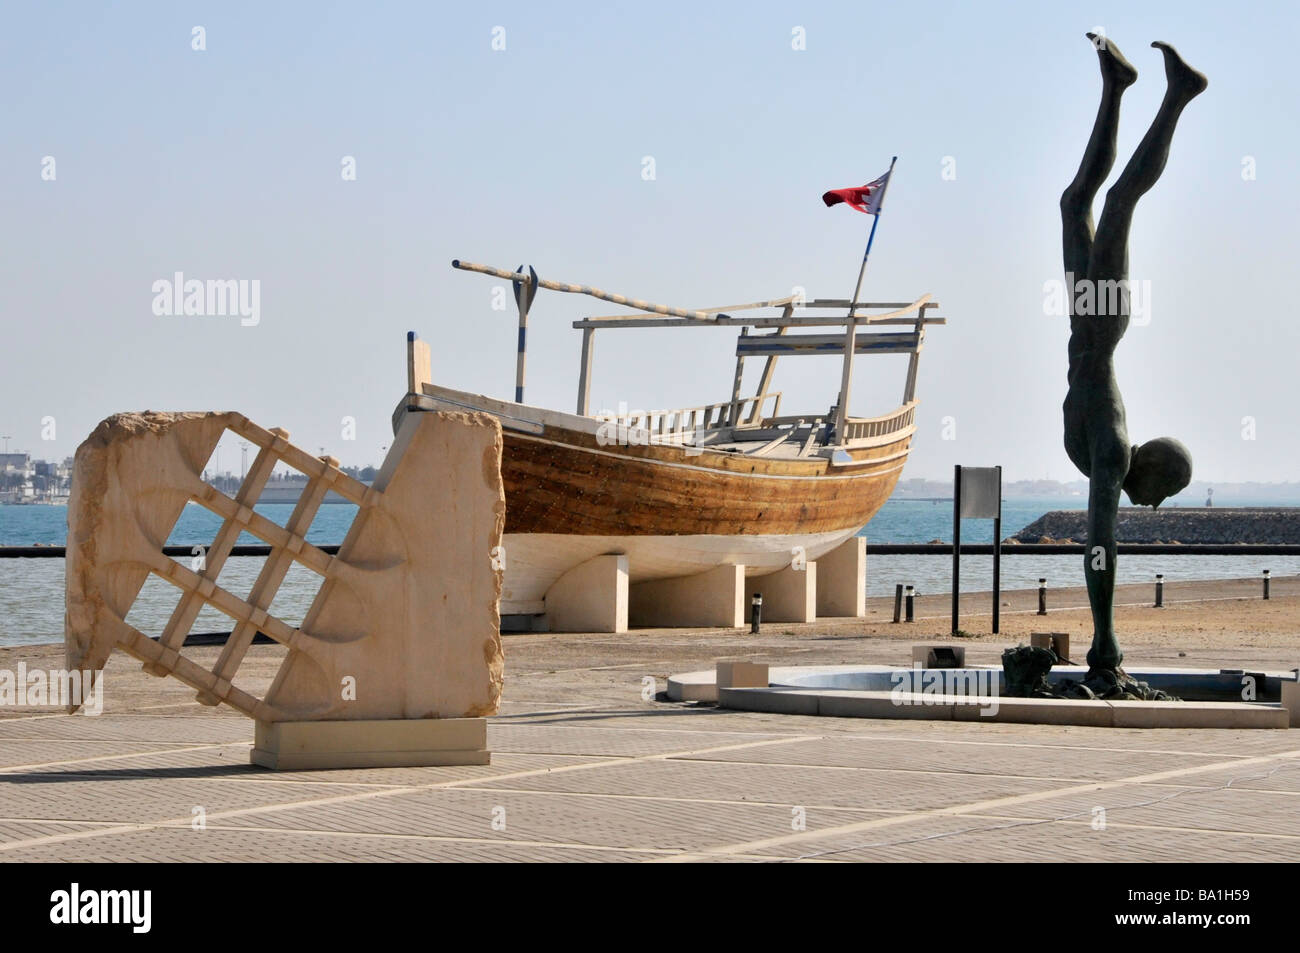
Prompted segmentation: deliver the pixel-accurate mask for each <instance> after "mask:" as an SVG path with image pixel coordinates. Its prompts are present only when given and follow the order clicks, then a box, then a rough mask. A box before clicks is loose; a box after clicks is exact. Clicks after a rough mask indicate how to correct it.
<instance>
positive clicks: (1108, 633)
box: [1083, 454, 1127, 672]
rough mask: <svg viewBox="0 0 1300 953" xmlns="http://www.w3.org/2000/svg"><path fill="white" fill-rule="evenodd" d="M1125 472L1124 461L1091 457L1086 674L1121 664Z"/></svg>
mask: <svg viewBox="0 0 1300 953" xmlns="http://www.w3.org/2000/svg"><path fill="white" fill-rule="evenodd" d="M1112 455H1113V454H1109V455H1108V454H1103V455H1102V456H1103V457H1107V456H1112ZM1126 469H1127V461H1124V463H1123V464H1122V468H1121V464H1120V463H1119V461H1118V460H1111V459H1102V460H1097V459H1095V458H1094V460H1093V472H1092V477H1091V479H1090V480H1089V482H1088V550H1087V552H1086V553H1085V554H1084V563H1083V577H1084V579H1085V580H1086V581H1087V583H1088V602H1089V603H1090V604H1091V605H1092V648H1090V649H1089V650H1088V669H1089V672H1093V671H1096V670H1098V669H1118V668H1119V667H1120V663H1121V662H1122V661H1124V654H1123V653H1122V652H1121V651H1120V650H1119V639H1118V638H1116V636H1115V554H1116V544H1115V524H1116V522H1117V521H1118V519H1119V502H1120V500H1119V494H1120V488H1121V486H1122V485H1123V482H1124V471H1125V470H1126ZM1117 474H1118V479H1116V475H1117Z"/></svg>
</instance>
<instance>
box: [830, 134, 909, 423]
mask: <svg viewBox="0 0 1300 953" xmlns="http://www.w3.org/2000/svg"><path fill="white" fill-rule="evenodd" d="M897 161H898V156H894V157H893V158H892V159H890V160H889V171H888V172H886V173H885V184H884V185H883V186H882V187H881V192H880V202H879V203H878V204H877V206H876V213H875V215H873V216H872V220H871V234H870V235H869V236H868V237H867V250H866V252H864V253H863V255H862V267H861V268H859V269H858V284H857V287H855V288H854V289H853V299H852V300H851V301H850V303H849V316H848V318H847V320H846V321H845V323H844V372H843V374H842V375H841V377H840V403H839V407H838V408H837V409H836V411H835V440H836V442H838V443H843V442H844V437H845V425H846V424H847V423H848V419H849V388H850V386H851V385H852V383H853V352H854V351H856V350H857V347H856V344H855V342H856V340H857V333H858V322H857V320H856V319H855V318H854V315H855V314H856V313H857V310H858V296H859V295H860V294H862V279H863V278H864V277H866V274H867V259H868V258H870V257H871V243H872V242H874V241H875V240H876V226H877V225H879V224H880V212H881V211H882V210H883V208H884V204H885V193H887V192H888V191H889V181H890V179H892V178H893V173H894V163H895V162H897Z"/></svg>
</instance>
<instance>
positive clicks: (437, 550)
mask: <svg viewBox="0 0 1300 953" xmlns="http://www.w3.org/2000/svg"><path fill="white" fill-rule="evenodd" d="M227 431H231V432H233V433H234V434H236V435H237V436H238V437H239V438H241V439H243V440H246V441H248V442H249V443H251V444H253V445H255V446H256V447H257V448H258V453H257V457H256V459H255V460H254V461H253V463H252V465H251V467H250V468H249V470H248V473H247V476H246V477H245V478H244V481H243V483H242V485H241V486H240V488H239V490H238V492H237V493H236V494H235V495H234V496H233V497H230V496H227V495H225V494H224V493H221V492H220V491H218V490H217V489H216V488H214V487H212V486H211V485H209V484H207V483H205V482H203V479H202V476H201V474H202V471H203V467H204V465H205V463H206V462H207V461H208V459H209V457H210V456H211V454H212V452H213V450H214V449H215V448H216V446H217V443H218V441H219V440H220V438H221V437H222V435H223V434H224V433H226V432H227ZM500 460H501V428H500V426H499V425H498V423H497V421H496V419H495V418H493V417H491V416H488V415H484V414H463V413H434V414H425V415H420V416H418V417H412V418H410V420H408V421H407V422H406V423H405V424H404V425H403V426H402V428H401V429H400V431H399V432H398V434H397V439H396V440H395V441H394V442H393V445H392V447H391V449H390V450H389V452H388V456H387V459H386V460H385V461H384V464H383V467H382V469H381V470H380V473H379V475H378V476H377V477H376V479H375V481H374V483H373V484H372V485H370V486H366V485H365V484H363V483H360V482H358V481H356V480H353V479H352V478H351V477H349V476H348V475H347V474H345V473H343V472H342V471H340V470H339V468H338V461H337V460H334V459H332V458H329V457H313V456H311V455H309V454H308V453H306V452H305V451H303V450H301V449H300V448H298V447H295V446H294V445H293V444H291V443H289V441H288V433H287V432H286V431H284V430H278V429H277V430H266V429H263V428H262V427H259V426H258V425H256V424H254V423H253V422H252V421H250V420H248V418H246V417H244V416H243V415H241V414H237V413H152V412H146V413H142V414H118V415H116V416H113V417H109V418H108V419H107V420H105V421H103V422H102V423H101V424H100V425H99V426H98V427H97V428H96V429H95V431H94V432H93V433H92V434H91V436H90V437H89V438H88V439H87V440H86V441H85V442H84V443H82V444H81V446H80V447H79V448H78V449H77V453H76V458H75V479H74V481H73V492H72V500H71V503H70V505H69V508H68V548H67V597H66V598H67V621H66V631H65V640H66V645H67V661H68V668H69V669H70V670H73V671H89V672H95V673H99V672H100V671H101V670H102V668H103V666H104V663H105V661H106V660H107V659H108V656H109V654H110V653H111V652H112V651H113V650H114V649H120V650H121V651H124V652H126V653H127V654H129V655H132V656H134V657H135V658H137V659H139V660H140V661H141V662H143V663H144V669H145V671H147V672H149V673H151V674H153V675H159V676H162V675H170V676H172V677H173V678H177V679H179V680H180V681H182V682H184V683H185V684H187V685H189V686H191V687H192V688H194V689H195V690H196V691H197V693H198V700H199V701H200V702H202V703H203V704H206V705H217V704H220V703H225V704H227V705H230V706H231V707H232V708H235V709H237V710H238V711H240V712H243V713H244V714H245V715H247V716H249V717H250V718H252V719H254V720H255V722H256V729H255V732H254V734H255V744H254V748H253V751H252V756H251V758H252V761H253V763H255V764H259V765H263V766H265V767H270V768H278V769H306V768H340V767H369V766H379V765H386V766H410V765H449V764H486V763H488V762H489V760H490V755H489V753H488V751H487V728H486V722H485V720H484V716H487V715H491V714H495V713H496V711H497V709H498V705H499V702H500V698H501V687H502V680H503V664H504V663H503V657H502V651H501V640H500V631H499V616H498V613H497V605H498V599H499V597H500V592H501V576H500V572H499V570H498V569H497V568H496V563H495V559H496V554H497V549H498V547H499V546H500V540H501V530H502V526H503V525H504V518H505V496H504V492H503V489H502V483H501V470H500ZM278 463H283V464H286V465H288V466H289V467H292V468H293V469H296V470H298V471H299V472H300V473H302V474H304V475H305V476H306V477H307V478H308V485H307V488H306V490H305V491H304V492H303V494H302V496H301V498H300V500H299V501H298V504H297V505H296V506H295V507H294V510H293V513H292V515H291V516H290V517H289V519H288V521H287V523H286V524H285V525H284V526H283V527H282V526H279V525H277V524H276V523H274V522H272V521H271V520H269V519H267V518H266V517H264V516H262V515H260V514H258V513H256V512H254V510H253V508H252V507H253V504H254V503H255V502H256V501H257V499H258V496H259V494H260V492H261V489H262V487H263V485H264V484H265V483H266V481H267V479H268V477H269V476H270V474H271V472H272V470H273V469H274V467H275V466H276V465H277V464H278ZM330 490H332V491H334V492H336V493H338V494H340V495H342V496H343V497H345V498H346V499H348V500H349V501H350V502H352V503H355V504H356V505H357V507H358V512H357V516H356V518H355V519H354V521H353V523H352V526H351V528H350V529H349V531H348V533H347V536H346V537H345V539H344V541H343V543H342V545H341V546H340V548H339V551H338V554H337V555H335V556H329V555H327V554H326V553H324V552H322V551H321V550H320V549H318V548H317V547H315V546H313V545H312V544H311V543H309V542H307V541H306V539H305V536H306V533H307V529H308V527H309V526H310V525H311V522H312V518H313V517H314V515H315V513H316V510H317V507H318V506H320V504H321V502H322V500H323V499H324V496H325V494H326V492H328V491H330ZM434 495H437V496H438V498H439V499H440V500H441V501H442V503H441V505H438V506H430V505H429V500H430V499H431V498H432V497H433V496H434ZM191 502H195V503H198V504H199V505H201V506H203V507H205V508H206V509H208V510H210V511H211V512H213V513H215V514H216V515H217V516H219V517H221V519H222V523H221V528H220V529H219V530H218V531H217V535H216V538H215V539H214V540H213V542H212V543H211V545H210V546H208V547H206V549H205V554H204V556H203V557H202V559H201V561H200V563H199V564H198V565H190V564H189V563H190V561H189V559H188V558H187V559H185V560H184V561H181V560H178V559H175V558H172V557H170V556H167V555H165V554H164V553H163V545H164V543H165V542H166V540H167V538H168V536H169V535H170V533H171V531H172V529H173V527H174V526H175V524H176V521H177V519H178V518H179V517H180V515H181V512H182V511H183V510H184V508H185V506H186V505H187V504H188V503H191ZM244 532H247V533H251V534H252V535H254V536H256V537H258V538H259V539H261V540H263V541H264V542H266V543H268V544H269V545H270V548H271V552H270V555H269V557H268V558H267V560H266V562H265V564H264V565H263V567H262V570H261V573H260V574H259V575H258V577H257V580H256V581H255V582H254V584H253V586H252V589H251V591H250V592H249V593H248V594H247V595H243V596H241V595H238V594H236V593H234V592H231V591H229V590H228V589H227V588H225V587H224V586H223V585H222V579H221V570H222V568H223V566H224V565H225V563H226V561H227V557H228V556H229V555H230V552H231V548H232V547H233V546H234V544H235V541H236V540H237V539H238V538H239V536H240V534H241V533H244ZM291 563H297V564H298V565H300V566H304V567H306V568H307V569H310V570H312V571H313V572H315V573H317V574H319V576H320V577H321V585H320V588H319V590H318V591H317V593H316V596H315V598H314V600H313V601H312V603H311V607H310V609H309V610H308V611H307V613H306V616H305V617H304V619H303V621H302V623H301V624H300V625H298V626H293V625H290V624H288V623H286V622H285V621H284V620H282V619H280V618H279V617H277V616H276V615H275V614H274V612H273V611H272V607H273V601H274V599H275V595H276V592H277V591H278V589H279V587H280V584H281V583H282V581H283V580H284V577H285V574H286V572H287V571H288V569H289V566H290V564H291ZM151 574H152V575H153V576H156V577H158V578H160V579H162V580H164V581H165V582H167V583H169V584H171V585H172V586H174V587H175V588H176V590H177V602H176V605H175V608H174V610H173V612H172V614H171V618H170V619H169V620H168V622H167V624H166V626H165V628H164V629H163V630H162V632H161V633H158V637H157V638H156V639H154V638H150V637H149V634H147V633H145V632H142V631H140V630H139V629H138V628H136V627H135V626H133V625H131V624H130V623H129V622H128V621H127V617H128V614H129V613H130V610H131V607H132V605H133V604H134V602H135V600H136V598H137V597H138V596H139V594H140V591H141V589H142V587H143V585H144V583H145V581H146V579H147V578H148V577H149V576H150V575H151ZM204 606H210V607H213V608H215V609H217V610H220V611H221V612H223V613H225V614H226V615H228V616H229V617H230V618H231V620H232V621H233V625H234V629H233V632H232V633H231V635H230V638H229V639H228V640H227V642H226V644H225V647H224V649H223V650H222V651H221V653H220V656H219V657H218V659H217V661H216V663H215V664H214V665H212V666H211V667H204V666H203V665H201V664H199V663H198V662H197V661H195V660H194V659H192V658H190V657H189V656H188V655H187V654H186V649H185V645H184V641H185V636H186V635H187V634H188V632H189V630H190V627H191V626H192V625H193V623H194V621H195V618H196V617H197V615H198V613H199V610H200V609H201V608H202V607H204ZM259 631H260V632H264V633H266V634H267V635H269V636H270V637H271V638H273V639H274V640H276V641H277V642H279V643H281V644H282V645H285V646H287V647H288V650H289V651H288V654H287V655H286V656H285V658H284V660H283V662H282V663H281V665H280V668H279V671H278V673H277V674H276V677H275V679H274V681H273V682H272V684H271V686H270V689H269V690H268V691H267V692H266V693H265V697H258V695H257V694H255V693H254V692H252V691H250V690H248V689H247V687H246V686H241V684H240V680H239V674H238V672H239V667H240V664H241V662H242V661H243V660H244V657H245V654H246V653H247V651H248V648H249V646H250V645H251V644H252V641H253V637H254V636H255V635H256V634H257V633H258V632H259ZM100 677H102V675H101V676H100Z"/></svg>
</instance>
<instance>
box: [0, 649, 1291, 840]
mask: <svg viewBox="0 0 1300 953" xmlns="http://www.w3.org/2000/svg"><path fill="white" fill-rule="evenodd" d="M782 636H783V638H781V639H772V640H768V641H765V640H756V641H754V642H750V643H738V642H737V637H736V635H735V634H734V633H725V634H722V633H681V632H674V633H643V634H634V635H633V636H630V637H614V636H600V637H591V636H587V637H583V636H572V637H570V636H520V637H514V638H511V639H508V640H507V649H506V650H507V658H508V660H509V665H510V677H509V681H508V683H507V689H506V698H507V701H506V704H505V705H504V707H503V711H502V714H501V715H500V716H498V717H496V718H494V719H492V720H491V721H490V722H489V725H490V728H489V741H490V747H491V749H492V752H493V760H492V764H491V765H490V766H485V767H463V768H401V769H373V770H348V771H324V772H286V773H276V772H269V771H265V770H262V769H260V768H255V767H252V766H250V765H249V764H248V749H249V746H250V740H251V734H252V726H251V723H250V722H248V721H247V720H246V719H244V718H242V717H241V716H238V715H235V714H233V713H231V712H229V711H227V710H224V709H221V710H215V711H214V710H210V709H205V708H201V707H200V706H198V705H197V704H194V703H193V702H192V701H191V700H190V699H189V693H188V692H185V691H184V690H183V687H180V686H177V685H176V684H175V683H172V682H166V681H159V680H154V679H150V678H148V677H146V676H144V675H142V674H140V673H139V670H138V667H136V666H134V665H133V664H131V663H130V662H129V660H126V659H121V658H117V659H115V660H114V661H113V662H112V663H111V665H110V669H109V679H110V680H109V687H110V698H109V705H108V708H107V710H106V711H105V713H104V714H103V715H101V716H99V717H86V716H83V715H74V716H66V715H52V714H49V713H41V714H34V713H31V712H25V713H24V712H16V711H13V712H9V713H6V717H3V718H0V860H2V861H65V860H77V861H92V860H117V861H127V860H131V861H153V860H159V861H161V860H205V861H243V862H248V861H266V860H304V861H350V860H358V861H379V860H462V861H479V860H509V861H514V860H562V861H673V860H699V861H716V860H728V861H759V862H762V861H767V862H778V861H790V860H796V859H804V860H820V861H864V860H871V861H875V860H903V861H921V860H977V861H1003V860H1005V861H1021V860H1039V859H1041V860H1080V861H1082V860H1131V859H1135V858H1137V857H1141V856H1143V855H1147V856H1151V855H1158V856H1160V857H1161V858H1163V859H1166V860H1172V861H1207V860H1208V861H1218V860H1223V861H1259V860H1289V859H1291V858H1292V857H1293V856H1294V855H1295V853H1296V852H1297V850H1300V811H1297V807H1300V800H1298V798H1300V734H1292V733H1291V732H1290V731H1187V730H1160V731H1138V730H1123V729H1089V728H1078V727H1051V726H1030V725H1008V724H1004V725H984V724H978V723H971V724H962V723H953V722H921V721H866V720H855V719H831V718H811V717H795V716H778V715H767V714H761V713H740V712H726V711H721V710H718V709H715V708H712V707H706V706H696V705H691V704H680V705H679V704H673V703H668V702H664V701H656V700H648V701H647V700H643V699H642V696H641V687H642V678H643V677H644V676H646V675H654V676H657V677H659V678H660V679H662V676H663V675H665V674H667V673H668V672H670V671H686V670H690V669H691V668H700V667H703V666H704V665H705V664H707V662H708V660H710V659H712V658H716V657H719V656H722V655H727V654H733V655H734V654H735V653H736V652H737V650H738V647H739V646H740V645H742V644H743V645H744V648H745V652H746V653H747V654H750V655H752V656H754V657H764V658H769V659H772V660H784V661H787V662H792V661H807V662H810V663H811V662H818V661H828V662H829V661H842V660H843V657H844V655H845V653H846V652H848V653H851V654H852V655H853V656H854V657H858V658H861V659H862V660H864V661H877V660H882V659H884V658H894V657H895V656H897V655H898V654H899V651H900V647H899V645H898V642H897V641H890V640H885V639H879V638H851V637H849V636H846V635H840V636H837V637H836V639H834V640H833V642H832V641H831V640H827V639H822V638H819V637H818V636H817V633H815V632H807V633H804V632H801V631H800V632H795V633H794V634H787V633H785V632H783V633H782ZM971 650H972V652H973V653H974V655H975V657H976V660H978V661H988V660H991V658H993V657H996V652H997V651H998V646H997V645H995V644H992V643H988V644H983V645H973V646H971ZM54 651H55V650H53V649H48V650H46V649H29V650H26V653H27V654H26V655H25V656H24V657H25V658H27V660H28V664H29V665H31V664H33V663H34V662H37V661H39V659H40V658H41V657H42V656H43V655H45V656H48V659H49V661H48V662H47V663H46V664H57V658H56V656H55V655H54ZM203 651H211V650H203ZM8 658H9V659H10V660H12V659H14V658H16V656H9V657H8ZM278 658H279V649H277V648H275V647H268V648H261V647H259V648H257V649H255V650H254V655H253V656H250V664H252V663H253V662H254V661H256V664H257V666H260V668H256V667H255V668H256V671H258V672H259V675H258V677H259V678H265V679H269V677H270V676H271V674H272V673H273V671H274V668H275V666H276V664H277V662H278ZM1251 661H1252V662H1255V663H1258V664H1262V665H1268V666H1269V667H1276V668H1286V667H1290V666H1289V665H1288V664H1287V662H1288V660H1287V659H1283V658H1281V657H1278V658H1269V657H1268V655H1267V653H1262V654H1257V655H1255V656H1252V658H1251ZM583 662H586V663H587V664H585V665H584V664H582V663H583ZM1215 663H1216V659H1215V658H1214V657H1212V655H1207V656H1206V657H1204V658H1188V659H1187V660H1186V664H1194V665H1195V664H1215ZM7 664H8V663H7ZM662 685H663V683H662V681H660V682H658V687H659V688H662ZM114 686H117V689H115V688H114ZM199 809H201V812H202V815H203V821H204V824H203V825H199V824H197V823H196V816H197V815H198V814H199ZM196 828H201V829H196Z"/></svg>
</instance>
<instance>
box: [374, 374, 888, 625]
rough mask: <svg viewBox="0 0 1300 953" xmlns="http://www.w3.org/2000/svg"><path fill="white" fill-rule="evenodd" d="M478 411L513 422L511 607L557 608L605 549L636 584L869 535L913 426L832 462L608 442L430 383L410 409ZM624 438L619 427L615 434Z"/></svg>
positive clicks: (782, 562)
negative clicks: (555, 600)
mask: <svg viewBox="0 0 1300 953" xmlns="http://www.w3.org/2000/svg"><path fill="white" fill-rule="evenodd" d="M429 410H474V411H481V412H486V413H491V414H494V415H495V416H497V417H498V418H499V419H501V421H502V424H503V431H502V433H503V447H502V459H501V476H502V482H503V484H504V486H505V496H506V521H505V535H504V537H503V539H502V545H503V547H504V556H505V558H504V579H503V584H502V599H501V612H502V614H503V615H523V614H538V613H542V612H544V611H545V597H546V593H547V591H548V590H549V589H550V588H551V587H552V586H553V585H554V584H555V583H556V582H557V581H558V580H559V579H560V578H561V577H562V576H563V575H564V574H565V573H566V572H568V571H570V570H571V569H575V568H577V567H578V566H581V565H582V564H583V563H584V562H586V561H587V560H589V559H592V558H594V557H596V556H601V555H606V554H619V555H626V556H627V557H628V581H629V583H630V584H633V585H635V584H636V583H638V582H646V581H649V580H653V579H665V578H673V577H677V576H689V575H694V574H697V573H702V572H707V571H709V570H711V569H714V568H716V567H718V566H723V565H742V566H744V567H745V572H746V574H747V575H749V576H756V575H763V574H765V573H771V572H776V571H779V570H781V569H784V568H786V567H787V566H789V565H791V563H792V561H794V560H795V559H796V557H797V556H802V557H803V558H805V559H808V560H815V559H817V558H818V557H820V556H822V555H824V554H826V553H827V552H829V551H830V550H832V549H834V548H835V547H836V546H838V545H840V544H842V543H843V542H845V541H846V540H848V539H850V538H852V537H853V536H855V535H857V533H858V532H860V531H861V530H862V528H863V527H864V526H866V524H867V523H868V521H869V520H870V519H871V517H872V516H874V515H875V513H876V511H877V510H879V509H880V507H881V505H882V504H883V503H884V502H885V500H887V499H888V498H889V495H890V493H892V492H893V489H894V486H895V484H896V483H897V482H898V478H899V476H900V475H901V473H902V470H903V464H904V463H905V462H906V459H907V454H908V451H909V449H910V447H911V441H912V434H913V432H914V428H913V427H911V426H908V427H907V428H906V429H904V430H901V431H899V432H897V433H895V434H891V435H888V436H887V437H884V438H881V439H877V440H873V441H871V442H869V445H863V446H856V447H850V448H849V450H848V451H847V453H846V454H841V455H840V456H839V459H837V460H834V461H832V460H831V459H828V458H827V457H823V456H812V455H808V456H786V457H775V456H765V455H762V454H755V453H744V452H729V451H722V450H718V449H712V448H708V447H705V448H697V447H691V446H680V445H670V444H664V443H654V442H648V441H647V442H638V441H636V440H629V441H628V442H625V443H622V444H618V443H613V442H610V441H608V440H607V439H606V437H605V434H604V432H603V431H602V429H601V428H600V427H599V426H598V423H599V422H598V421H596V420H593V419H592V418H585V417H578V416H574V415H568V414H560V413H557V412H554V411H546V410H540V409H538V408H533V407H528V406H526V405H521V404H515V403H508V402H504V401H497V400H494V399H491V398H487V397H483V396H482V395H474V394H469V393H465V392H461V391H453V390H451V389H449V388H442V387H436V386H433V385H429V384H425V385H424V388H423V393H422V394H421V395H418V397H417V396H416V395H408V402H407V403H406V404H404V405H402V406H399V410H398V413H399V414H401V413H405V412H412V411H429ZM615 435H617V434H615Z"/></svg>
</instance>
